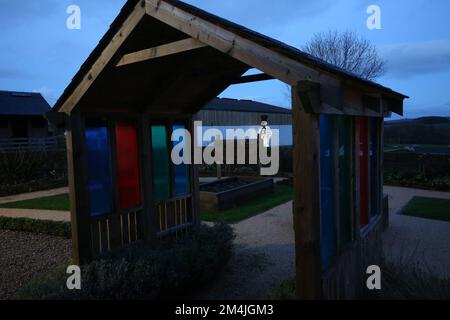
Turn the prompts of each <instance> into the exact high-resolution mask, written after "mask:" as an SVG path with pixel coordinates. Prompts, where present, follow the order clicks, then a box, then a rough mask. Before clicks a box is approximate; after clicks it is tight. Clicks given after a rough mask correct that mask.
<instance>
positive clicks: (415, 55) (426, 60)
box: [380, 39, 450, 78]
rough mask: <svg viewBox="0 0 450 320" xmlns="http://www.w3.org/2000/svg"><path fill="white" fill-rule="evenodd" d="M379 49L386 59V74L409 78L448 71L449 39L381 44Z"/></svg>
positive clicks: (449, 59)
mask: <svg viewBox="0 0 450 320" xmlns="http://www.w3.org/2000/svg"><path fill="white" fill-rule="evenodd" d="M380 51H381V53H382V55H383V57H384V59H386V61H387V68H388V74H387V76H393V77H396V78H410V77H414V76H418V75H422V74H430V73H437V72H445V71H450V39H444V40H434V41H427V42H419V43H403V44H395V45H389V46H382V47H380Z"/></svg>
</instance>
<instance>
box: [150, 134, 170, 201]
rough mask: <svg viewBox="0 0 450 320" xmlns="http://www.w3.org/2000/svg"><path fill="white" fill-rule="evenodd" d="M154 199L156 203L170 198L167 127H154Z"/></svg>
mask: <svg viewBox="0 0 450 320" xmlns="http://www.w3.org/2000/svg"><path fill="white" fill-rule="evenodd" d="M152 162H153V197H154V201H155V202H160V201H163V200H166V199H168V198H169V197H170V173H169V150H168V147H167V131H166V127H165V126H152Z"/></svg>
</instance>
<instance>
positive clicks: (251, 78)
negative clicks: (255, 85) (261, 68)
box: [232, 73, 275, 84]
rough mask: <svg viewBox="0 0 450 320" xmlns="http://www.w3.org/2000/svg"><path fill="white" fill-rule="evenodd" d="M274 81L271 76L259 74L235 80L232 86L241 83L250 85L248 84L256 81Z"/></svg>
mask: <svg viewBox="0 0 450 320" xmlns="http://www.w3.org/2000/svg"><path fill="white" fill-rule="evenodd" d="M273 79H275V78H274V77H272V76H271V75H268V74H266V73H259V74H252V75H248V76H242V77H240V78H239V79H236V80H235V81H233V83H232V84H241V83H250V82H257V81H266V80H273Z"/></svg>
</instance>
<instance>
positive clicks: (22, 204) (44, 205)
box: [0, 194, 70, 211]
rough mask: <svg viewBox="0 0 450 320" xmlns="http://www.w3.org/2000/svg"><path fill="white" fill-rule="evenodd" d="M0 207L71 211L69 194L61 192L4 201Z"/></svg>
mask: <svg viewBox="0 0 450 320" xmlns="http://www.w3.org/2000/svg"><path fill="white" fill-rule="evenodd" d="M0 208H10V209H40V210H60V211H69V210H70V204H69V195H68V194H61V195H57V196H51V197H45V198H37V199H30V200H23V201H17V202H10V203H4V204H1V205H0Z"/></svg>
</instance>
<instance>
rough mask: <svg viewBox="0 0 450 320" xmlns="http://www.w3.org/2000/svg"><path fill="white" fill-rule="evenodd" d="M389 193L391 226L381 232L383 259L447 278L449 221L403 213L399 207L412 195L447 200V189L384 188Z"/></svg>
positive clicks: (449, 238) (449, 195)
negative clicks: (439, 190)
mask: <svg viewBox="0 0 450 320" xmlns="http://www.w3.org/2000/svg"><path fill="white" fill-rule="evenodd" d="M384 192H385V193H387V194H388V195H389V209H390V213H391V214H390V216H389V223H390V227H389V229H388V230H386V232H385V233H384V235H383V245H384V251H385V254H386V259H387V260H388V261H389V262H392V263H395V264H397V265H400V266H403V267H406V268H407V267H410V268H419V269H420V270H422V271H424V272H429V273H431V274H433V275H434V276H436V277H439V278H443V279H450V222H445V221H436V220H428V219H422V218H417V217H410V216H405V215H402V214H399V213H401V209H402V208H403V207H404V206H405V205H406V204H408V202H409V201H410V200H412V198H413V197H415V196H420V197H431V198H442V199H450V192H438V191H428V190H420V189H411V188H400V187H386V186H385V187H384Z"/></svg>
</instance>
